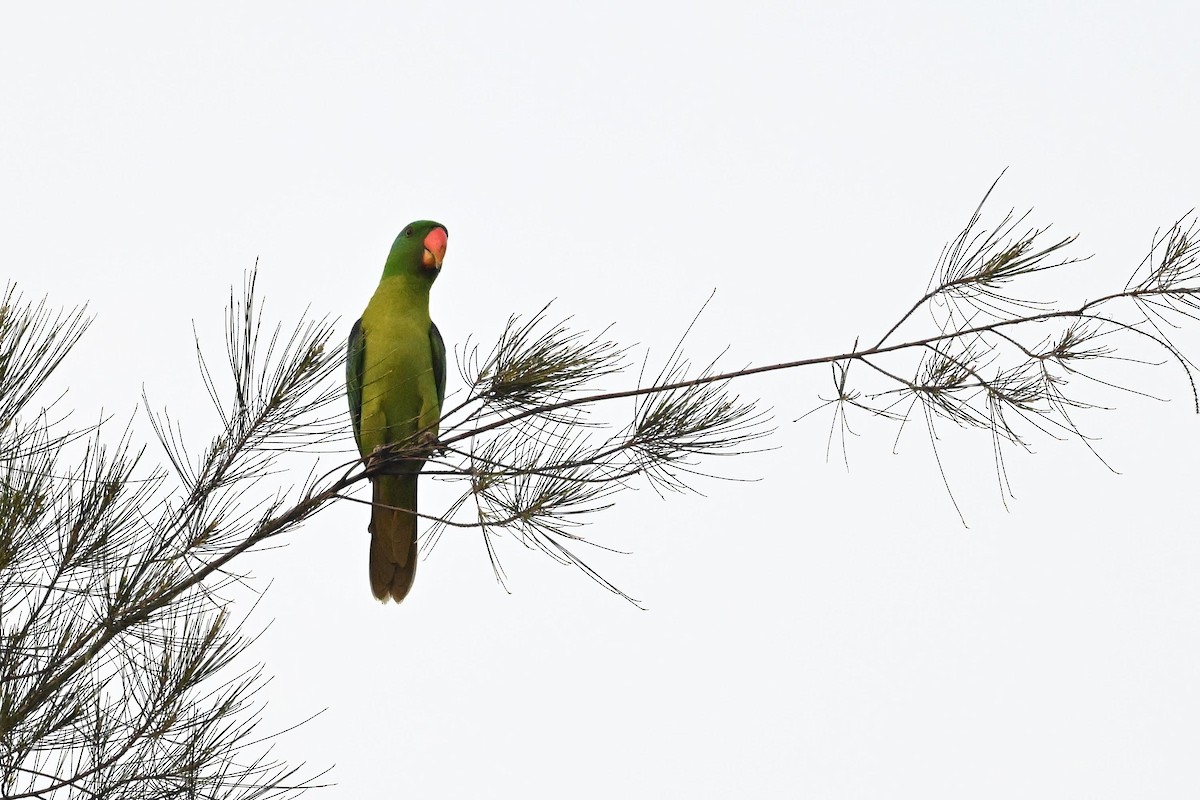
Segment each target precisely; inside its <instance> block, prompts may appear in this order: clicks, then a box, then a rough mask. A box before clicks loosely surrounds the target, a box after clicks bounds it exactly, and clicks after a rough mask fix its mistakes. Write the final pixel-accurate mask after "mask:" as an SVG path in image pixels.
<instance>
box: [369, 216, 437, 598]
mask: <svg viewBox="0 0 1200 800" xmlns="http://www.w3.org/2000/svg"><path fill="white" fill-rule="evenodd" d="M446 238H447V232H446V227H445V226H444V225H441V224H440V223H437V222H430V221H429V220H420V221H417V222H414V223H412V224H410V225H409V226H408V227H406V228H405V229H404V230H403V231H401V232H400V235H399V236H397V237H396V241H395V242H394V243H393V244H392V250H391V252H390V253H388V257H387V262H386V263H385V264H384V267H383V278H382V279H380V281H379V288H377V289H376V290H375V294H374V296H372V297H371V302H369V303H367V309H366V311H364V312H363V315H362V318H361V319H359V320H358V321H357V322H355V323H354V327H353V328H351V330H350V341H349V343H348V346H347V355H346V396H347V398H348V399H349V401H350V418H351V420H352V422H353V425H354V441H355V442H356V443H357V444H358V452H359V453H361V454H362V457H363V459H365V460H367V461H368V463H369V461H370V459H371V456H372V454H373V453H374V452H375V451H376V450H377V449H379V448H380V447H383V446H384V445H389V444H394V443H396V442H404V441H406V440H409V441H411V442H412V443H432V442H434V441H436V439H437V433H438V420H439V419H440V418H441V415H442V400H443V399H444V398H445V396H446V345H445V344H444V343H443V342H442V335H441V334H440V333H439V332H438V329H437V326H436V325H434V324H433V321H432V320H431V319H430V318H429V289H430V287H431V286H433V282H434V280H435V279H436V278H437V276H438V272H439V271H440V270H441V268H442V259H443V258H445V256H446ZM423 466H424V460H423V459H422V460H419V461H418V460H413V461H409V462H406V463H403V464H400V465H398V466H397V467H395V468H394V471H395V472H396V473H397V474H386V475H377V476H375V477H373V478H371V504H372V505H371V524H370V525H369V526H368V528H367V529H368V530H369V531H370V532H371V562H370V575H371V591H372V592H374V594H375V597H376V598H378V599H379V600H381V601H383V602H385V603H386V602H387V601H388V598H391V599H392V600H395V601H396V602H397V603H399V602H400V601H401V600H403V599H404V596H405V595H407V594H408V590H409V589H410V588H412V582H413V575H414V574H415V573H416V569H417V517H416V514H414V513H408V512H415V511H416V510H417V475H418V473H420V471H421V467H423ZM405 509H407V511H406V510H405Z"/></svg>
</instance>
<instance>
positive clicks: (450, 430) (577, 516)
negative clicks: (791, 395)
mask: <svg viewBox="0 0 1200 800" xmlns="http://www.w3.org/2000/svg"><path fill="white" fill-rule="evenodd" d="M546 311H547V309H546V308H543V309H542V310H541V311H540V312H538V313H537V314H535V315H534V316H533V317H532V318H530V319H527V320H522V319H520V318H519V317H515V316H514V317H511V318H510V319H509V321H508V325H507V326H506V328H505V330H504V332H503V333H502V334H501V336H500V339H499V341H498V342H497V344H496V345H495V346H494V347H493V348H492V349H491V350H490V352H488V353H487V354H486V355H482V354H481V352H480V350H479V349H478V348H477V347H469V346H468V347H465V348H463V350H462V351H461V353H460V358H459V370H460V374H461V375H462V377H463V380H464V382H465V383H466V384H467V391H466V397H465V399H463V400H462V401H461V402H459V403H458V405H456V406H455V407H453V408H451V409H449V410H448V411H447V412H446V413H445V414H444V415H443V420H442V425H441V439H440V441H439V443H438V447H439V450H438V452H437V453H436V454H435V455H434V457H433V458H432V459H431V461H430V463H429V465H428V466H427V467H426V473H427V474H433V475H436V476H439V477H440V478H442V479H445V480H452V481H460V482H462V483H463V490H462V493H461V494H460V496H459V497H458V499H457V500H456V501H455V502H454V503H453V504H452V506H451V508H450V510H449V513H447V514H444V515H439V516H438V518H437V521H436V524H435V526H434V528H433V531H432V534H431V535H430V536H429V537H428V539H427V543H426V546H427V547H431V546H432V545H433V544H434V543H435V542H436V541H437V538H438V537H439V536H440V535H441V534H442V533H443V532H444V531H445V530H446V529H447V528H449V527H476V528H479V529H480V530H481V531H482V533H483V538H484V542H485V544H486V547H487V552H488V554H489V556H490V557H491V560H492V565H493V568H494V570H495V574H496V576H497V579H498V580H500V581H501V583H503V582H504V570H503V568H502V566H501V564H500V562H499V559H498V557H497V553H496V549H495V546H494V542H493V538H494V537H495V536H496V535H497V534H498V533H500V532H502V531H505V530H508V531H510V532H512V533H513V534H514V535H515V536H516V537H517V539H518V540H519V541H521V542H522V543H524V544H525V545H526V546H528V547H531V548H534V549H536V550H539V551H541V552H542V553H545V554H546V555H549V556H550V557H551V558H553V559H555V560H556V561H558V562H560V563H562V564H567V565H571V566H574V567H577V568H579V569H580V570H582V571H583V572H584V573H585V574H586V575H588V576H589V577H591V578H592V579H594V580H596V581H597V582H598V583H599V584H601V585H602V586H604V587H605V588H606V589H608V590H610V591H612V592H614V593H616V594H619V595H621V596H622V597H625V598H626V599H629V600H631V602H632V598H630V597H629V596H628V595H626V594H625V593H624V592H622V591H621V590H620V589H618V588H617V587H616V586H614V585H613V584H612V583H611V582H609V581H608V580H606V579H604V578H603V577H601V576H600V574H599V573H598V572H596V571H595V570H594V569H592V568H591V567H590V566H589V565H588V563H587V562H586V561H585V560H584V558H582V557H581V555H580V553H579V547H580V546H596V547H599V545H596V544H595V543H594V542H591V541H589V540H588V539H586V538H585V537H583V536H582V535H581V533H580V532H579V530H578V529H579V527H580V526H581V525H582V524H583V522H584V518H585V517H586V515H589V514H592V513H595V512H597V511H601V510H603V509H605V508H608V507H609V506H610V505H611V504H612V502H613V499H614V496H615V495H616V494H618V493H619V492H621V491H623V490H625V489H628V488H630V487H631V486H632V485H633V481H634V480H635V479H639V478H641V479H644V480H646V481H647V482H648V484H649V485H650V486H652V487H654V488H655V489H656V490H658V491H660V492H662V491H682V490H684V489H689V488H691V486H690V484H689V483H688V480H687V479H686V478H685V477H684V476H685V475H688V474H692V473H694V471H695V469H696V467H697V465H698V463H699V461H700V459H702V458H705V457H707V456H711V455H717V454H723V455H730V454H734V453H739V452H746V449H747V448H748V447H749V446H750V444H751V443H752V442H754V441H755V440H757V439H759V438H760V437H762V436H764V435H766V434H767V433H768V432H769V427H768V423H769V417H768V415H767V414H766V413H764V412H762V411H760V410H759V409H758V408H757V406H756V404H755V403H753V402H743V401H740V400H739V399H738V398H737V397H736V395H734V394H732V393H731V392H730V391H729V386H728V382H727V381H712V382H706V381H703V380H701V381H700V382H695V383H692V382H691V381H692V380H693V379H704V378H706V377H708V376H711V375H712V374H714V365H713V364H710V365H709V366H708V367H706V368H704V369H702V370H699V371H698V372H696V373H694V374H693V373H692V370H691V366H690V364H689V363H688V362H687V361H686V360H685V359H684V358H683V355H682V351H681V348H680V347H678V346H677V347H676V348H675V350H674V351H673V352H672V353H671V355H670V356H669V358H668V359H667V361H666V363H665V364H664V365H663V367H662V369H661V370H660V371H659V373H658V375H657V376H656V378H655V379H654V381H652V383H651V385H650V386H648V387H645V388H644V389H637V390H633V391H623V392H613V393H607V394H605V393H601V394H587V393H586V390H587V389H588V388H591V387H592V386H593V385H594V384H595V382H597V381H600V380H610V379H612V378H613V377H615V376H619V375H622V374H624V373H625V372H626V371H627V370H628V369H629V364H628V362H627V359H626V356H627V350H626V349H624V348H621V347H619V346H618V345H616V344H614V343H613V342H610V341H606V340H604V338H603V336H604V334H603V333H601V334H599V335H596V336H585V335H583V334H580V333H572V332H570V331H569V329H568V328H567V325H566V323H565V322H564V323H558V324H551V323H548V322H547V320H546ZM680 344H682V341H681V343H680ZM643 368H644V367H643ZM670 384H678V385H676V386H674V388H668V387H669V386H670ZM622 397H627V398H632V399H633V400H634V404H633V406H632V408H631V413H630V414H629V415H628V417H626V418H625V419H623V420H622V419H620V418H617V419H616V420H614V419H612V418H602V417H601V416H600V415H598V414H597V407H598V406H600V405H602V404H604V403H606V401H610V400H615V399H618V398H622ZM605 549H607V548H605Z"/></svg>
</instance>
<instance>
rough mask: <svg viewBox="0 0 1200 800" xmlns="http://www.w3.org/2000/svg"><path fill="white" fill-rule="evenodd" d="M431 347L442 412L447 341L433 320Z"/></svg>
mask: <svg viewBox="0 0 1200 800" xmlns="http://www.w3.org/2000/svg"><path fill="white" fill-rule="evenodd" d="M351 336H353V334H351ZM429 349H430V350H431V351H432V352H433V380H434V381H435V382H436V383H437V393H438V413H441V411H442V405H443V404H444V403H445V402H446V343H445V342H443V341H442V334H441V332H440V331H439V330H438V329H437V325H434V324H433V323H432V322H430V323H429Z"/></svg>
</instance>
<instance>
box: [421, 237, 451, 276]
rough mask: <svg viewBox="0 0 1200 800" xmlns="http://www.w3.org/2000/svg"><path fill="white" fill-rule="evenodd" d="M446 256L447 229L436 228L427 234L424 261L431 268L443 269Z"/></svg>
mask: <svg viewBox="0 0 1200 800" xmlns="http://www.w3.org/2000/svg"><path fill="white" fill-rule="evenodd" d="M445 258H446V229H445V228H434V229H433V230H431V231H430V232H429V233H427V234H426V235H425V256H424V258H423V259H422V263H423V264H424V265H425V266H426V267H429V268H431V269H441V268H442V261H443V260H444V259H445Z"/></svg>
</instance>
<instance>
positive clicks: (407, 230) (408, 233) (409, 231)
mask: <svg viewBox="0 0 1200 800" xmlns="http://www.w3.org/2000/svg"><path fill="white" fill-rule="evenodd" d="M404 235H405V236H412V226H411V225H410V226H408V227H407V228H405V229H404Z"/></svg>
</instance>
